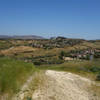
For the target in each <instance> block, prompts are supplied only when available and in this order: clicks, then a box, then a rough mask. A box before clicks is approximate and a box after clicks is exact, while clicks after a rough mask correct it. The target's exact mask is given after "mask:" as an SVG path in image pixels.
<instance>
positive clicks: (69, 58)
mask: <svg viewBox="0 0 100 100" xmlns="http://www.w3.org/2000/svg"><path fill="white" fill-rule="evenodd" d="M63 59H64V60H65V61H72V60H74V59H73V58H71V57H63Z"/></svg>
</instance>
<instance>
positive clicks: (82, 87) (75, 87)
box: [32, 70, 99, 100]
mask: <svg viewBox="0 0 100 100" xmlns="http://www.w3.org/2000/svg"><path fill="white" fill-rule="evenodd" d="M45 74H46V75H47V76H48V78H47V79H46V83H45V85H44V86H43V87H40V88H39V89H38V90H36V91H35V92H34V94H33V95H32V100H99V98H97V97H95V96H93V94H92V92H91V93H90V92H88V87H89V86H91V81H90V80H89V79H86V78H83V77H81V76H79V75H76V74H72V73H67V72H58V71H51V70H47V71H46V73H45Z"/></svg>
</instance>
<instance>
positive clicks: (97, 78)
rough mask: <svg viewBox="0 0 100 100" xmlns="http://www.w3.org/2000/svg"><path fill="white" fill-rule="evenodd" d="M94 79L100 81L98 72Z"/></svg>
mask: <svg viewBox="0 0 100 100" xmlns="http://www.w3.org/2000/svg"><path fill="white" fill-rule="evenodd" d="M96 80H97V81H100V73H99V74H98V75H97V77H96Z"/></svg>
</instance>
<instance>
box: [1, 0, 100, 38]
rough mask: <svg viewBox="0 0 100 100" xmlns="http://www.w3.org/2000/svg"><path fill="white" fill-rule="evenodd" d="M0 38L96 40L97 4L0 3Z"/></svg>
mask: <svg viewBox="0 0 100 100" xmlns="http://www.w3.org/2000/svg"><path fill="white" fill-rule="evenodd" d="M0 35H40V36H43V37H53V36H66V37H69V38H85V39H100V0H0Z"/></svg>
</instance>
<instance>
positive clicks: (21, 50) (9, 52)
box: [1, 46, 36, 55]
mask: <svg viewBox="0 0 100 100" xmlns="http://www.w3.org/2000/svg"><path fill="white" fill-rule="evenodd" d="M35 50H36V48H32V47H28V46H17V47H11V48H9V49H6V50H2V51H1V54H4V55H13V54H18V53H27V52H28V53H29V52H34V51H35Z"/></svg>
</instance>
